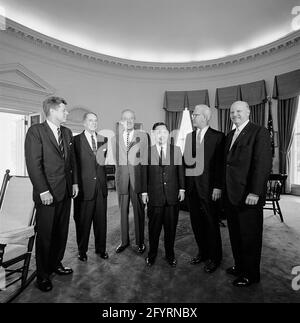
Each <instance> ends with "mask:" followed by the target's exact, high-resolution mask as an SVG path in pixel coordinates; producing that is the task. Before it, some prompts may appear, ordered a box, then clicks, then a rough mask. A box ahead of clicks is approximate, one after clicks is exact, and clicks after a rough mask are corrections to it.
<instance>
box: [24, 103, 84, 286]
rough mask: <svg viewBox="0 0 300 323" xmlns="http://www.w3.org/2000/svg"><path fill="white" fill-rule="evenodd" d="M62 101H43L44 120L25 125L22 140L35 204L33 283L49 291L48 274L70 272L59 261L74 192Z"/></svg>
mask: <svg viewBox="0 0 300 323" xmlns="http://www.w3.org/2000/svg"><path fill="white" fill-rule="evenodd" d="M66 104H67V103H66V101H65V100H64V99H62V98H59V97H50V98H48V99H46V100H45V101H44V103H43V110H44V113H45V116H46V118H47V120H46V121H45V122H44V123H42V124H36V125H33V126H32V127H30V128H29V130H28V132H27V135H26V139H25V158H26V164H27V170H28V174H29V177H30V179H31V182H32V184H33V199H34V202H35V206H36V229H37V238H36V266H37V286H38V288H39V289H40V290H42V291H50V290H51V289H52V283H51V280H50V275H51V274H52V273H53V272H55V273H56V274H58V275H68V274H71V273H72V272H73V271H72V269H71V268H68V267H64V266H63V265H62V263H61V261H62V259H63V257H64V252H65V248H66V243H67V237H68V229H69V219H70V207H71V196H73V198H75V197H76V196H77V194H78V185H77V171H76V162H75V158H74V151H73V138H72V132H71V130H70V129H68V128H66V127H63V126H62V125H61V124H62V123H63V122H65V121H66V118H67V115H68V112H67V110H66Z"/></svg>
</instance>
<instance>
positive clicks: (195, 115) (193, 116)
mask: <svg viewBox="0 0 300 323" xmlns="http://www.w3.org/2000/svg"><path fill="white" fill-rule="evenodd" d="M198 116H201V114H199V113H196V114H194V113H193V114H192V119H195V118H197V117H198Z"/></svg>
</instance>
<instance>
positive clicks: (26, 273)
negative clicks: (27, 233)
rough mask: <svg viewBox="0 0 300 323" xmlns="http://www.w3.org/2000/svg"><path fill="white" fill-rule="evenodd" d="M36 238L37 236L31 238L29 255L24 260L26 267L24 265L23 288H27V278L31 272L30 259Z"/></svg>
mask: <svg viewBox="0 0 300 323" xmlns="http://www.w3.org/2000/svg"><path fill="white" fill-rule="evenodd" d="M34 238H35V236H33V237H31V238H30V239H29V242H28V249H27V254H26V257H25V260H24V265H23V270H22V285H21V286H22V288H23V287H25V285H26V281H27V277H28V271H29V265H30V259H31V252H32V249H33V244H34Z"/></svg>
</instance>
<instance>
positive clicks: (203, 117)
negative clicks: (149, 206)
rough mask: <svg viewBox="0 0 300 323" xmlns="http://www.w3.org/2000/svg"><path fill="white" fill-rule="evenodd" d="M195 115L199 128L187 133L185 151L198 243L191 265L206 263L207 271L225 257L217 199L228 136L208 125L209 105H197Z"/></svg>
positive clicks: (187, 178) (214, 267) (194, 121)
mask: <svg viewBox="0 0 300 323" xmlns="http://www.w3.org/2000/svg"><path fill="white" fill-rule="evenodd" d="M192 117H193V125H194V127H195V128H197V130H195V131H194V132H192V133H190V134H188V135H187V138H186V142H185V152H184V157H185V162H186V166H187V169H186V175H187V176H186V191H187V196H188V205H189V209H190V217H191V224H192V229H193V232H194V235H195V239H196V242H197V245H198V254H197V256H196V257H194V258H192V259H191V264H194V265H195V264H199V263H201V262H206V264H205V266H204V271H205V272H206V273H213V272H214V271H215V270H216V269H217V268H218V266H219V265H220V262H221V260H222V243H221V234H220V226H219V220H218V214H217V204H216V201H218V200H219V199H220V198H221V194H222V191H221V188H222V169H223V154H224V139H225V136H224V134H223V133H221V132H219V131H216V130H214V129H212V128H210V127H209V121H210V118H211V109H210V108H209V107H208V106H206V105H198V106H196V107H195V110H194V113H193V115H192ZM193 156H194V158H193Z"/></svg>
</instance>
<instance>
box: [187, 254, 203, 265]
mask: <svg viewBox="0 0 300 323" xmlns="http://www.w3.org/2000/svg"><path fill="white" fill-rule="evenodd" d="M206 260H207V259H205V258H203V257H201V256H199V255H198V256H196V257H194V258H192V259H191V261H190V264H191V265H198V264H200V263H201V262H204V261H206Z"/></svg>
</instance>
